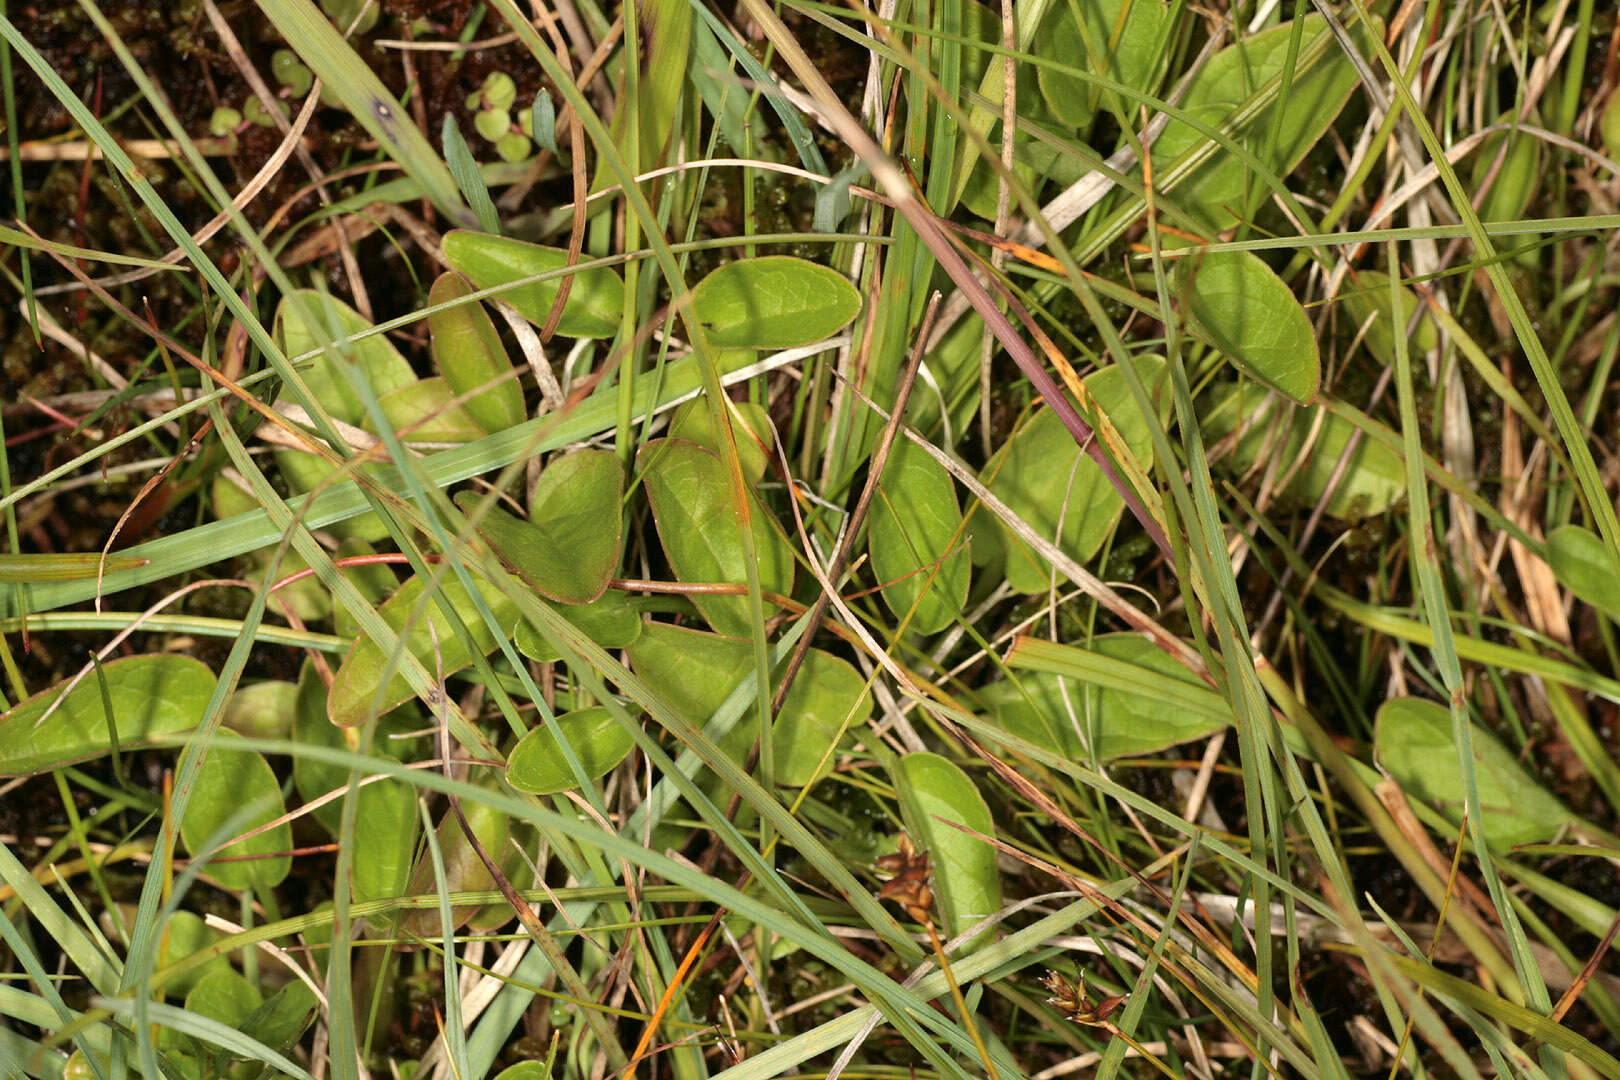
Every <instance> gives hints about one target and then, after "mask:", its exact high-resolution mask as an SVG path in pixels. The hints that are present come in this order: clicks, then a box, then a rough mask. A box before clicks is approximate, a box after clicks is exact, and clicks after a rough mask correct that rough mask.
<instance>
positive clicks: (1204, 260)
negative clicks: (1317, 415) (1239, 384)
mask: <svg viewBox="0 0 1620 1080" xmlns="http://www.w3.org/2000/svg"><path fill="white" fill-rule="evenodd" d="M1176 270H1177V281H1179V282H1180V285H1181V295H1182V296H1183V297H1185V298H1186V312H1187V314H1188V315H1189V316H1190V317H1191V322H1192V325H1193V326H1194V327H1195V328H1196V329H1197V330H1199V331H1200V332H1201V333H1202V334H1203V336H1204V337H1205V338H1207V339H1208V340H1209V342H1210V343H1211V344H1213V345H1214V346H1215V347H1216V348H1217V349H1219V350H1220V351H1221V352H1222V353H1223V354H1224V355H1225V356H1226V358H1227V359H1229V360H1231V361H1232V363H1234V364H1236V365H1237V366H1238V367H1239V368H1240V369H1242V370H1243V371H1244V372H1245V373H1247V374H1249V375H1252V376H1254V377H1255V378H1256V379H1259V380H1260V381H1261V382H1263V383H1265V384H1266V385H1267V386H1269V387H1271V388H1272V389H1273V390H1276V391H1277V392H1278V393H1280V394H1283V395H1285V396H1287V397H1290V398H1292V399H1293V400H1295V401H1297V402H1299V403H1300V404H1302V405H1303V404H1306V403H1308V402H1309V401H1310V400H1311V398H1313V397H1315V396H1316V391H1317V387H1318V386H1320V385H1321V381H1322V360H1321V356H1320V355H1319V353H1318V352H1317V348H1316V332H1315V331H1314V330H1313V329H1312V328H1311V321H1310V320H1309V319H1307V318H1306V317H1305V309H1304V308H1302V307H1300V306H1299V301H1298V300H1296V299H1294V294H1293V292H1292V291H1290V290H1289V288H1288V286H1287V285H1285V284H1283V281H1282V279H1281V278H1279V277H1278V276H1277V275H1276V274H1274V273H1272V272H1271V267H1269V266H1267V265H1266V264H1265V261H1264V260H1263V259H1261V258H1260V256H1258V255H1256V254H1255V253H1254V252H1252V251H1212V252H1207V253H1204V254H1201V255H1193V256H1188V257H1187V258H1184V259H1182V260H1181V261H1180V263H1179V264H1178V265H1177V267H1176Z"/></svg>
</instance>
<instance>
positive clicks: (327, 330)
mask: <svg viewBox="0 0 1620 1080" xmlns="http://www.w3.org/2000/svg"><path fill="white" fill-rule="evenodd" d="M317 328H320V329H321V330H323V331H324V338H325V340H327V341H334V342H336V341H339V339H342V338H346V337H352V336H354V335H357V334H360V333H364V332H366V331H368V330H371V329H372V325H371V323H369V322H367V321H366V320H365V317H364V316H362V315H361V314H360V313H359V312H358V311H356V310H354V309H353V308H351V307H349V306H348V305H347V304H345V303H343V302H342V301H341V300H336V299H333V298H332V297H331V296H330V295H328V294H326V293H322V292H317V291H316V290H314V289H298V290H296V291H295V292H293V293H292V294H291V295H289V296H287V297H286V298H285V299H283V300H282V301H281V306H280V307H278V308H277V309H276V340H277V341H278V342H279V343H280V344H281V349H282V351H283V352H284V353H286V354H287V358H288V359H292V358H294V357H297V356H299V355H300V354H302V353H307V352H311V351H313V350H315V349H319V348H320V347H321V343H322V336H323V335H317V333H316V329H317ZM333 348H334V349H335V350H336V352H337V355H338V357H340V358H341V360H340V359H337V358H334V357H333V356H332V354H331V353H329V352H323V353H321V354H320V355H319V356H317V357H315V358H314V359H313V360H311V361H310V362H309V366H308V367H307V368H305V369H304V371H303V377H304V382H305V384H306V385H307V386H308V387H309V390H310V393H311V394H313V395H314V396H315V399H316V400H317V401H319V402H320V403H321V404H322V405H323V406H324V407H325V408H326V410H327V412H329V413H331V414H332V416H333V417H335V418H336V419H338V420H342V421H343V422H345V423H348V424H359V423H361V422H362V421H363V420H365V418H366V407H365V402H364V400H363V399H362V398H361V396H360V395H359V393H358V392H356V390H355V389H354V386H355V380H356V379H361V378H363V379H365V380H366V382H367V384H369V385H370V387H371V392H372V393H373V394H376V395H378V396H381V395H383V394H386V393H388V391H390V390H397V389H399V388H400V387H402V386H409V385H411V384H412V383H414V382H415V381H416V372H414V371H412V370H411V365H410V364H409V363H407V362H406V360H405V358H404V357H403V356H401V355H400V354H399V350H398V349H396V348H394V346H393V344H392V343H391V342H390V341H389V340H388V339H387V338H386V337H384V336H383V335H382V334H375V333H374V334H371V335H370V336H368V337H365V338H361V339H360V340H359V341H349V342H343V343H341V344H336V345H334V346H333Z"/></svg>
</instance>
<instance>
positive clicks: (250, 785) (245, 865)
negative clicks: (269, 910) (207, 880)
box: [180, 730, 293, 889]
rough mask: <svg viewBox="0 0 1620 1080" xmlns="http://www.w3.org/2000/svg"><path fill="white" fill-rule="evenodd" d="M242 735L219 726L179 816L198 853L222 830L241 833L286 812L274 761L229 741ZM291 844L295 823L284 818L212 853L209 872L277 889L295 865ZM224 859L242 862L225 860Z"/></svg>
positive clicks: (230, 884) (233, 883)
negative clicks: (186, 802) (271, 766)
mask: <svg viewBox="0 0 1620 1080" xmlns="http://www.w3.org/2000/svg"><path fill="white" fill-rule="evenodd" d="M240 738H241V736H239V735H237V734H236V732H234V731H228V730H222V731H220V732H219V733H218V734H217V735H216V736H215V740H214V743H213V745H211V746H210V747H209V748H208V756H207V757H206V758H204V759H203V763H202V768H200V769H198V770H197V784H196V787H194V788H193V789H192V791H191V801H190V802H189V803H188V804H187V805H186V814H185V817H183V818H182V819H181V820H180V838H181V839H182V840H184V841H185V844H186V850H187V851H189V852H190V853H191V854H192V855H193V856H196V855H198V854H200V853H201V852H202V851H203V849H204V845H206V844H208V843H209V842H210V841H212V840H217V839H219V837H217V836H216V835H215V834H216V833H217V832H219V831H220V830H221V829H228V830H229V831H230V833H231V834H232V835H234V836H240V835H241V834H242V833H245V832H249V831H251V830H253V829H256V828H258V827H259V826H261V825H264V824H266V823H268V822H271V821H274V820H275V819H276V818H279V817H281V816H282V814H284V813H286V810H287V808H286V805H285V804H284V803H283V802H282V801H281V782H280V781H279V780H277V779H276V774H275V772H274V771H273V770H272V769H271V768H270V763H269V762H268V761H266V760H264V755H263V754H259V753H256V752H254V751H251V750H247V751H244V750H240V749H237V748H236V747H233V746H231V745H230V744H231V743H232V742H233V741H235V740H237V739H240ZM292 846H293V843H292V826H290V825H288V824H287V823H286V822H282V823H281V824H280V825H277V826H276V827H274V828H272V829H266V830H265V831H264V832H261V833H255V834H254V835H252V836H249V837H247V838H246V839H244V840H238V841H237V842H235V843H233V844H229V845H227V846H225V847H224V848H221V849H220V850H219V851H216V852H213V853H212V854H211V856H210V858H209V861H208V865H207V867H206V873H207V874H208V875H209V876H210V877H212V878H213V879H214V880H215V881H218V882H219V883H220V884H221V885H223V886H224V887H225V888H227V889H255V888H257V889H268V888H273V887H274V886H276V885H278V884H280V883H281V880H282V879H283V878H285V877H286V876H287V874H288V872H289V871H291V870H292V856H290V855H287V854H283V853H285V852H288V851H291V850H292ZM225 859H241V860H242V861H240V862H226V861H221V860H225Z"/></svg>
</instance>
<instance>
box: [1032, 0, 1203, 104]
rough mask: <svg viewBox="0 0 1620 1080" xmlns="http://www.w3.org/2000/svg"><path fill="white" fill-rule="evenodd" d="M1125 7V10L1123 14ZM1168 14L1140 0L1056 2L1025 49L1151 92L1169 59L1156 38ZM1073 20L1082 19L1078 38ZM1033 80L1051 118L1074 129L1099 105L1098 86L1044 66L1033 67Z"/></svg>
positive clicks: (1164, 27) (1164, 8) (1166, 9)
mask: <svg viewBox="0 0 1620 1080" xmlns="http://www.w3.org/2000/svg"><path fill="white" fill-rule="evenodd" d="M1127 6H1128V7H1129V10H1125V9H1126V8H1127ZM1172 15H1173V12H1172V10H1171V8H1170V7H1169V6H1168V5H1165V4H1150V3H1142V2H1141V0H1091V2H1089V3H1085V4H1078V5H1069V4H1062V3H1056V4H1053V5H1052V10H1051V11H1050V12H1049V14H1048V15H1047V19H1046V23H1045V25H1044V26H1043V27H1042V29H1041V32H1040V33H1038V34H1036V35H1035V40H1034V41H1033V42H1031V45H1032V47H1033V48H1034V50H1035V54H1036V55H1037V56H1040V57H1043V58H1048V59H1051V60H1055V61H1057V62H1058V63H1060V64H1067V65H1068V66H1070V67H1078V68H1083V69H1085V70H1087V71H1090V72H1092V73H1094V74H1097V75H1104V76H1107V77H1108V78H1110V79H1113V80H1114V81H1115V82H1117V83H1122V84H1124V85H1125V86H1132V87H1136V88H1138V89H1142V90H1151V89H1152V88H1153V86H1154V85H1155V84H1157V82H1158V79H1159V74H1160V71H1161V70H1162V68H1163V65H1164V62H1165V60H1166V59H1167V58H1168V56H1169V51H1168V50H1167V49H1166V48H1165V43H1164V42H1163V41H1162V40H1161V38H1162V36H1163V35H1164V33H1165V32H1166V30H1167V28H1168V24H1169V22H1170V21H1171V17H1172ZM1077 16H1078V18H1079V19H1083V20H1084V26H1085V33H1084V34H1083V35H1082V33H1081V24H1080V22H1078V21H1077ZM1121 16H1123V17H1124V18H1123V22H1122V21H1121ZM1088 42H1090V44H1091V45H1092V46H1094V47H1095V49H1096V52H1095V53H1094V52H1093V51H1092V49H1090V48H1088V47H1087V43H1088ZM1035 77H1036V79H1037V81H1038V82H1039V85H1040V88H1041V97H1042V98H1044V99H1045V101H1046V105H1047V107H1048V108H1050V109H1051V110H1052V113H1053V115H1054V116H1057V117H1058V118H1059V119H1061V120H1062V121H1063V122H1064V123H1066V124H1069V125H1070V126H1072V127H1075V128H1080V127H1084V126H1085V125H1086V124H1089V123H1090V122H1091V117H1092V114H1093V113H1094V112H1095V111H1096V108H1097V106H1098V105H1099V104H1100V103H1101V101H1102V92H1101V91H1100V90H1099V89H1098V88H1096V87H1095V86H1093V85H1092V84H1090V83H1088V82H1086V81H1085V80H1083V79H1080V78H1077V77H1075V76H1074V75H1071V74H1069V73H1068V72H1065V71H1059V70H1057V69H1055V68H1052V67H1049V66H1047V65H1044V64H1043V65H1041V66H1040V67H1038V68H1037V69H1036V74H1035ZM1126 104H1127V107H1129V103H1128V102H1127V103H1126Z"/></svg>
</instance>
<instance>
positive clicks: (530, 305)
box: [444, 230, 624, 338]
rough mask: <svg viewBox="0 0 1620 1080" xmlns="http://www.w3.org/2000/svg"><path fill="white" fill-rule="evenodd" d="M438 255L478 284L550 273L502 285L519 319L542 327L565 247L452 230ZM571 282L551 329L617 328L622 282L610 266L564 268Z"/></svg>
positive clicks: (588, 332) (596, 334)
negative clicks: (513, 284)
mask: <svg viewBox="0 0 1620 1080" xmlns="http://www.w3.org/2000/svg"><path fill="white" fill-rule="evenodd" d="M444 258H445V261H446V262H448V263H449V264H450V265H451V266H452V267H453V268H454V269H456V270H457V271H459V272H460V273H462V274H465V275H466V276H467V278H468V279H469V280H470V281H472V283H473V284H474V285H476V286H478V287H479V288H480V289H496V288H501V287H502V286H510V285H512V283H513V282H517V281H524V280H526V279H528V278H533V277H537V276H539V275H542V274H552V275H554V276H553V277H551V278H549V279H547V280H545V281H538V282H530V283H529V284H525V285H517V286H514V287H512V288H507V289H503V290H502V292H501V293H500V297H501V299H503V300H505V301H507V302H508V303H509V304H511V305H512V306H513V307H514V308H516V309H517V311H518V313H519V314H520V315H522V316H523V317H524V318H525V319H528V320H529V321H530V322H532V323H534V324H535V325H536V326H544V325H545V322H546V317H547V316H548V315H549V314H550V313H551V305H552V303H553V302H554V301H555V300H556V299H557V289H558V288H559V287H560V286H561V284H562V275H561V274H560V273H557V272H558V271H560V270H562V269H563V267H565V266H567V265H568V252H567V251H565V250H563V249H562V248H550V247H541V246H540V245H539V244H526V243H524V242H523V241H521V240H510V239H507V238H506V237H502V236H492V235H490V234H488V233H475V232H464V231H461V230H456V231H455V232H450V233H446V234H445V237H444ZM570 273H572V274H573V275H574V284H573V287H572V288H571V289H569V291H568V302H567V303H566V304H564V305H563V314H562V319H561V321H559V322H558V323H557V332H558V333H559V334H562V335H564V336H565V337H583V338H605V337H612V336H613V335H614V334H616V333H618V330H619V321H620V317H621V312H622V311H623V309H624V282H623V281H622V280H620V278H619V275H618V274H617V273H615V272H614V271H613V270H612V269H610V268H609V267H605V266H599V267H596V268H594V269H590V270H574V271H570Z"/></svg>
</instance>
